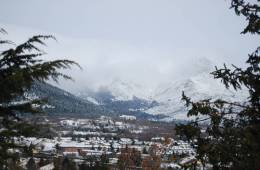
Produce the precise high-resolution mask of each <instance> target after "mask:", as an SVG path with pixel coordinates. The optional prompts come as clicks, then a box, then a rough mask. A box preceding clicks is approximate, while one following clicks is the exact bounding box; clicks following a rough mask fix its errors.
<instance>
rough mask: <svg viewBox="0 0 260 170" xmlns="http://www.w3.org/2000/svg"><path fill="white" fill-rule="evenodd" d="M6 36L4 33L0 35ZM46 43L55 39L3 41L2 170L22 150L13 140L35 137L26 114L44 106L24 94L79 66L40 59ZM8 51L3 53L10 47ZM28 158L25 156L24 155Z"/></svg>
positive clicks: (0, 72) (0, 56)
mask: <svg viewBox="0 0 260 170" xmlns="http://www.w3.org/2000/svg"><path fill="white" fill-rule="evenodd" d="M1 33H2V35H3V34H6V31H5V30H3V29H1V30H0V34H1ZM46 39H55V38H54V37H53V36H43V35H38V36H33V37H32V38H30V39H28V40H27V41H26V42H24V43H22V44H20V45H14V43H12V42H11V41H8V40H4V39H2V38H0V45H2V48H1V53H0V89H1V93H0V128H1V132H0V169H6V168H7V160H8V159H9V158H11V159H16V158H17V157H15V156H14V154H13V151H14V150H13V149H15V148H16V149H20V151H21V152H24V151H25V150H24V149H23V147H22V146H19V145H17V144H15V143H14V137H20V136H25V137H26V136H32V135H35V134H36V132H37V129H35V124H31V123H30V122H29V121H26V120H25V113H26V114H29V113H30V114H34V113H39V112H42V110H40V109H39V108H38V107H36V105H41V104H42V103H44V101H43V100H41V99H35V100H28V99H26V98H25V97H24V94H25V92H27V91H28V90H30V88H31V86H32V85H33V84H34V83H35V82H36V81H37V82H41V83H44V82H45V81H47V80H49V79H53V80H54V81H58V78H59V77H63V78H65V79H71V77H69V76H67V75H65V74H63V73H61V72H59V69H67V68H70V66H71V65H78V64H77V63H75V62H73V61H70V60H55V61H44V60H42V59H39V57H41V56H43V55H44V54H45V53H44V52H43V51H42V50H40V49H39V47H38V45H45V43H44V41H45V40H46ZM9 46H11V47H10V48H9V49H4V48H5V47H6V48H7V47H9ZM23 154H25V153H23Z"/></svg>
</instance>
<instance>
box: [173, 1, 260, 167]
mask: <svg viewBox="0 0 260 170" xmlns="http://www.w3.org/2000/svg"><path fill="white" fill-rule="evenodd" d="M231 2H232V3H231V8H234V9H235V12H236V14H238V15H243V16H245V17H246V19H247V21H248V25H247V26H246V28H245V29H244V31H243V32H242V33H252V34H257V35H258V34H259V33H260V17H259V11H260V7H259V4H248V3H245V2H244V1H243V0H232V1H231ZM257 2H259V0H258V1H257ZM259 53H260V48H259V47H258V48H257V49H256V51H255V52H253V53H252V54H249V56H248V60H247V61H246V64H247V68H245V69H243V68H238V67H236V66H233V69H229V68H228V67H227V66H226V65H224V68H222V69H219V68H216V71H214V72H213V73H211V74H212V75H213V76H214V78H216V79H221V81H222V82H223V84H224V85H225V86H226V88H234V89H235V90H236V91H237V93H240V92H241V88H244V89H247V90H248V92H249V97H248V99H247V101H245V102H243V103H239V102H230V101H224V100H221V99H219V100H210V99H207V100H201V101H198V102H193V101H192V99H191V98H189V97H187V96H185V94H183V97H182V99H183V100H184V101H185V102H186V106H187V107H189V108H190V110H189V112H188V116H197V117H198V116H202V117H203V118H201V117H200V118H199V117H198V119H197V120H196V121H195V122H192V123H190V124H188V125H181V126H177V129H176V130H177V132H178V133H179V134H181V133H182V134H184V135H186V137H187V138H188V139H192V138H196V139H197V140H198V143H197V144H198V148H197V154H198V155H197V158H198V159H199V160H200V161H201V162H202V163H203V164H204V165H205V164H206V163H210V164H211V165H213V169H234V170H236V169H244V170H247V169H250V170H251V169H252V170H253V169H260V67H259V65H260V55H259ZM205 120H207V121H208V122H209V126H208V127H207V129H206V134H204V135H202V134H201V133H200V128H201V127H200V125H199V123H198V122H202V121H205Z"/></svg>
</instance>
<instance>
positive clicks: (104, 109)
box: [27, 60, 248, 121]
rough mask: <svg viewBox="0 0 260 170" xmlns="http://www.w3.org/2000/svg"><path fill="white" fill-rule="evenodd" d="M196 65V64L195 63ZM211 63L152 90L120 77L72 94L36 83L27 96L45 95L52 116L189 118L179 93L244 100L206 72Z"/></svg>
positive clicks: (198, 97)
mask: <svg viewBox="0 0 260 170" xmlns="http://www.w3.org/2000/svg"><path fill="white" fill-rule="evenodd" d="M195 65H196V64H195ZM209 67H211V64H210V62H209V61H207V60H201V61H200V64H197V65H196V67H195V70H196V71H194V73H193V74H192V75H190V76H188V77H187V76H186V77H183V78H179V79H174V80H169V81H168V82H164V83H163V84H159V85H158V86H157V87H156V88H155V89H154V90H152V91H151V90H148V89H147V88H146V87H144V86H142V85H140V84H137V83H134V82H130V81H122V80H120V79H116V80H113V81H112V82H111V83H108V84H107V85H102V86H100V87H99V88H98V90H91V89H88V88H86V89H83V90H81V91H79V92H77V93H75V94H72V93H69V92H67V91H65V90H62V86H59V87H61V88H58V87H55V86H53V85H50V84H48V83H45V84H43V83H39V82H36V83H35V84H34V85H33V87H32V89H31V91H30V92H28V94H27V98H46V99H47V100H48V104H46V105H44V106H43V109H44V110H45V111H46V112H47V113H48V114H49V115H54V116H60V115H62V116H87V117H96V116H100V115H107V116H119V115H123V114H124V115H134V116H137V117H138V118H141V119H152V120H162V121H171V120H190V119H193V118H192V117H187V116H186V113H187V108H186V107H185V106H184V103H183V102H182V101H181V95H182V92H185V94H186V95H187V96H188V97H191V98H192V100H193V101H198V100H203V99H220V98H221V99H225V100H228V101H245V100H246V98H247V96H248V94H247V92H246V91H245V90H240V91H234V90H232V89H226V88H225V86H224V85H223V84H222V83H221V82H220V80H216V79H214V78H213V76H212V75H211V74H209Z"/></svg>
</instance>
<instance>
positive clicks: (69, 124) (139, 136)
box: [18, 115, 200, 170]
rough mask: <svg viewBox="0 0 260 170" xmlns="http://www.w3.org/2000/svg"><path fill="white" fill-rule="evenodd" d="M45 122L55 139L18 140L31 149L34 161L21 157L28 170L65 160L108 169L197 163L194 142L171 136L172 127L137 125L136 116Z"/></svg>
mask: <svg viewBox="0 0 260 170" xmlns="http://www.w3.org/2000/svg"><path fill="white" fill-rule="evenodd" d="M46 121H48V123H50V124H52V126H53V127H54V129H55V131H56V133H57V134H58V135H57V136H55V137H53V138H52V139H50V138H35V137H27V138H21V139H19V140H18V141H19V142H20V143H22V144H23V145H25V146H28V147H29V148H31V150H32V154H33V157H34V159H33V160H31V159H30V158H24V159H23V161H22V164H23V166H24V167H27V168H28V166H30V165H28V164H29V162H30V164H35V165H34V166H35V167H37V169H41V170H45V169H54V168H55V160H57V159H59V162H62V161H61V160H64V158H66V159H68V160H70V161H72V162H73V164H74V165H75V167H82V165H83V164H85V165H88V166H93V167H94V166H95V165H96V164H97V162H98V163H104V164H105V165H106V167H108V169H126V168H130V167H134V169H145V167H146V168H148V169H149V167H157V169H182V168H185V167H191V166H192V165H193V164H194V165H195V164H196V165H197V166H198V164H200V163H199V162H198V161H197V160H196V158H195V156H196V155H195V148H196V145H195V144H194V143H196V142H194V141H193V142H188V141H184V140H181V139H179V138H178V137H176V136H174V133H172V132H171V130H170V129H171V128H172V127H170V128H169V129H167V128H166V129H158V127H161V126H158V127H157V126H155V125H154V124H152V125H151V124H145V123H140V122H138V120H136V117H135V116H128V115H121V116H120V117H119V118H118V119H116V120H115V119H112V118H111V117H105V116H101V117H99V118H97V119H76V118H71V119H59V120H55V121H50V120H46ZM165 127H168V126H165ZM156 130H157V131H156ZM151 131H153V132H154V133H151ZM167 131H170V133H168V134H167V133H166V132H167ZM147 133H148V134H147ZM156 134H157V135H156ZM102 158H105V160H104V159H103V160H102ZM91 161H92V162H91ZM101 161H105V162H101ZM56 164H57V163H56ZM79 169H80V168H79ZM130 169H131V168H130Z"/></svg>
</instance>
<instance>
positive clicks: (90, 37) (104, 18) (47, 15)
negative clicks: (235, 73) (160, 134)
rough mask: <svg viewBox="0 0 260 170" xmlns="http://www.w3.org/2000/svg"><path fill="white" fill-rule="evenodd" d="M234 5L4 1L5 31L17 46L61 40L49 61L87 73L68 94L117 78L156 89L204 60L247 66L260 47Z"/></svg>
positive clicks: (156, 0)
mask: <svg viewBox="0 0 260 170" xmlns="http://www.w3.org/2000/svg"><path fill="white" fill-rule="evenodd" d="M228 2H229V1H224V0H223V1H221V0H219V1H209V0H201V1H182V0H178V1H177V0H176V1H173V0H109V1H106V0H96V1H90V0H76V1H69V0H63V1H62V0H59V1H58V0H45V1H37V0H27V1H15V0H2V1H1V6H0V11H1V12H0V13H1V15H0V23H2V25H3V27H5V28H6V29H7V30H8V31H9V35H8V37H10V38H11V39H15V40H17V41H18V42H19V41H21V40H23V39H25V38H27V37H29V36H30V35H34V34H37V33H41V34H44V33H46V34H48V33H50V34H54V35H55V36H56V37H57V38H58V40H59V42H58V43H54V42H49V46H48V48H47V51H48V57H50V58H55V57H56V56H57V57H59V58H60V57H61V58H62V57H66V58H69V59H73V60H76V61H78V62H79V63H80V64H81V65H82V67H83V68H84V70H83V71H79V70H77V69H75V70H72V71H70V74H71V75H72V76H74V77H75V79H76V83H74V84H72V83H66V84H64V83H63V82H62V83H61V84H62V86H64V87H65V88H70V89H71V87H73V89H72V90H75V89H77V88H78V89H80V88H84V87H91V88H96V87H98V86H100V85H102V84H106V83H109V82H110V81H112V80H113V79H115V78H119V79H123V80H127V81H134V82H137V83H140V84H143V85H145V86H146V87H147V88H154V87H155V86H156V85H158V84H159V83H162V82H165V81H171V80H174V79H177V78H179V77H185V76H190V75H192V74H193V73H194V70H196V69H197V68H198V67H201V64H200V63H201V60H199V58H208V59H209V60H211V61H213V62H214V63H216V64H217V65H219V64H222V63H223V62H228V63H235V64H237V65H243V62H244V61H245V59H246V57H247V53H249V52H251V51H253V50H254V48H255V47H256V46H257V45H258V44H259V42H260V41H259V39H257V38H256V37H254V36H251V35H240V34H239V33H240V32H241V30H242V28H243V27H244V25H245V22H244V18H241V17H237V16H235V14H234V12H233V11H231V10H229V9H228V8H229V3H228ZM54 56H55V57H54ZM206 65H207V64H206ZM207 69H208V68H207ZM212 69H213V68H212ZM196 71H198V70H196Z"/></svg>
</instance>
